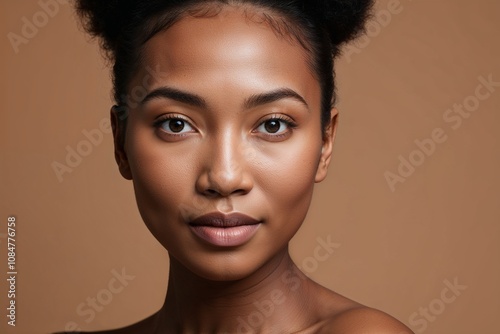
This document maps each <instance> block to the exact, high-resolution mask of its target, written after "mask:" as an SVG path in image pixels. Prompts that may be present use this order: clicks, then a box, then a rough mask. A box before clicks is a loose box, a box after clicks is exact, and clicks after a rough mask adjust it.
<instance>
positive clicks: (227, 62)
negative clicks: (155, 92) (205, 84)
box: [142, 6, 319, 95]
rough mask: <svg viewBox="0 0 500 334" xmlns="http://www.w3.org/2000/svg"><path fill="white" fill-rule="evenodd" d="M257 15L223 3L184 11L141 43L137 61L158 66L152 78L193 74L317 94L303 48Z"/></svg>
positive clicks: (222, 81) (181, 78)
mask: <svg viewBox="0 0 500 334" xmlns="http://www.w3.org/2000/svg"><path fill="white" fill-rule="evenodd" d="M258 14H259V13H257V14H256V15H254V16H249V9H248V8H242V7H235V6H225V7H224V8H223V9H221V10H220V11H218V12H217V14H216V15H208V16H190V15H187V16H184V17H182V18H181V19H179V20H178V21H177V22H176V23H175V24H173V25H172V26H170V27H169V28H168V29H166V30H163V31H161V32H159V33H157V34H156V35H155V36H153V37H152V38H151V39H150V40H148V42H146V44H145V45H144V48H143V52H142V60H143V62H144V63H145V65H146V66H148V67H150V68H161V73H162V74H163V77H162V78H161V79H158V78H155V80H156V81H161V80H169V81H171V80H176V81H177V82H183V83H184V84H188V85H191V86H196V85H197V84H198V83H199V82H196V81H195V80H197V79H198V80H203V78H204V77H205V78H208V77H210V78H211V80H214V78H217V77H218V78H219V80H216V81H217V83H220V84H225V85H227V86H231V85H233V84H234V83H235V82H238V81H239V82H241V81H249V82H254V83H255V84H257V85H259V84H260V85H268V86H269V85H276V86H283V85H285V86H294V87H290V88H293V89H297V90H301V91H303V92H304V94H308V93H309V94H312V93H317V92H316V91H315V90H319V84H318V83H317V81H316V80H315V77H314V75H313V73H312V71H311V68H310V66H309V57H308V52H307V51H306V50H305V49H304V48H303V47H302V45H301V44H300V43H299V41H297V39H295V38H293V37H291V36H289V35H286V34H284V35H283V34H277V33H276V31H275V29H273V28H272V27H270V25H269V24H268V23H266V22H264V21H263V20H260V21H259V20H258V19H257V16H258ZM186 81H190V82H191V83H189V82H186ZM314 95H316V94H314Z"/></svg>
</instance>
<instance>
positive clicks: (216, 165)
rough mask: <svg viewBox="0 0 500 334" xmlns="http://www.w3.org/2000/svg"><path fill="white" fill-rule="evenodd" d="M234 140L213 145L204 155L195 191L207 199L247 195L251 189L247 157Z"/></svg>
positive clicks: (227, 139)
mask: <svg viewBox="0 0 500 334" xmlns="http://www.w3.org/2000/svg"><path fill="white" fill-rule="evenodd" d="M239 146H240V145H238V144H236V143H235V141H234V140H231V139H230V138H226V139H225V140H224V141H219V142H217V143H213V145H211V146H210V147H209V148H208V149H207V151H206V153H207V154H205V161H204V164H203V167H204V168H203V171H202V173H201V174H200V176H199V177H198V180H197V185H196V187H197V190H198V192H200V193H202V194H203V195H205V196H208V197H228V196H230V195H244V194H247V193H248V192H249V191H250V190H251V189H252V187H253V182H252V180H251V177H250V174H249V171H248V170H247V166H248V161H247V159H246V158H245V157H246V156H248V155H247V154H244V151H243V150H241V147H239Z"/></svg>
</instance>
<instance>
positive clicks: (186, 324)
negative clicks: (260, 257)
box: [158, 248, 315, 333]
mask: <svg viewBox="0 0 500 334" xmlns="http://www.w3.org/2000/svg"><path fill="white" fill-rule="evenodd" d="M314 286H315V283H314V282H313V281H311V280H310V279H308V278H307V277H306V276H305V275H304V274H303V273H302V272H300V270H299V269H298V268H297V267H296V266H295V264H294V263H293V261H292V259H291V258H290V255H289V253H288V248H287V249H284V250H283V251H281V252H280V253H279V254H277V255H276V256H275V257H274V258H273V259H272V260H271V261H269V262H268V263H266V264H265V265H264V266H262V267H261V268H259V269H258V270H257V271H256V272H254V273H253V274H252V275H250V276H249V277H245V278H243V279H240V280H237V281H210V280H206V279H204V278H202V277H200V276H197V275H195V274H194V273H192V272H191V271H189V270H188V269H186V268H185V267H184V266H183V265H182V264H180V263H179V262H178V261H176V259H174V258H172V257H171V258H170V274H169V282H168V291H167V296H166V299H165V303H164V305H163V307H162V309H161V311H160V314H159V317H160V319H159V328H158V332H162V333H163V332H168V333H170V332H175V333H183V332H190V333H191V332H196V333H254V332H266V329H267V332H268V330H271V331H272V329H273V328H274V329H275V328H283V329H285V328H289V329H290V330H289V331H286V332H288V333H291V332H294V331H298V330H300V329H303V328H305V327H307V326H308V325H311V324H310V323H308V321H310V319H311V314H309V313H308V312H307V311H305V310H312V309H314V307H312V303H313V301H312V300H311V299H310V297H309V296H311V293H310V292H311V291H310V289H312V288H314ZM276 326H279V327H276Z"/></svg>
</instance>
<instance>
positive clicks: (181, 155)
mask: <svg viewBox="0 0 500 334" xmlns="http://www.w3.org/2000/svg"><path fill="white" fill-rule="evenodd" d="M155 136H156V135H155V134H154V131H153V130H147V131H144V130H141V129H139V128H137V129H133V127H132V129H131V131H130V137H129V138H130V141H129V145H128V147H127V148H128V149H127V154H128V157H129V163H130V168H131V171H132V175H133V184H134V191H135V197H136V201H137V206H138V208H139V211H140V213H141V216H142V218H143V220H144V222H145V223H146V225H147V226H148V228H149V229H150V230H151V232H153V234H154V235H155V236H156V237H157V238H158V239H161V237H160V236H159V235H158V233H164V232H165V231H164V230H165V228H166V227H167V228H168V227H169V226H175V225H174V224H176V223H179V222H181V221H182V213H183V205H184V204H183V203H185V202H186V201H185V200H184V201H183V199H185V198H192V196H193V190H194V183H195V175H194V174H195V168H196V165H195V164H194V163H193V157H192V156H190V155H189V154H186V152H185V151H184V150H183V151H181V150H180V148H179V149H176V148H175V147H173V148H172V147H169V149H168V150H166V146H165V143H164V142H161V141H160V140H159V139H158V138H156V137H155ZM191 202H192V201H191ZM166 213H168V214H166Z"/></svg>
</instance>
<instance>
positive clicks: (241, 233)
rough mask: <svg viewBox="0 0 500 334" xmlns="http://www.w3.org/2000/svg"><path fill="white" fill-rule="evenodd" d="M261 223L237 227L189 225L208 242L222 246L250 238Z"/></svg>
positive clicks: (232, 245) (238, 244)
mask: <svg viewBox="0 0 500 334" xmlns="http://www.w3.org/2000/svg"><path fill="white" fill-rule="evenodd" d="M259 226H260V224H255V225H241V226H235V227H226V228H222V227H212V226H189V227H190V228H191V231H193V232H194V234H196V235H197V236H198V237H200V238H201V239H203V240H205V241H206V242H208V243H210V244H212V245H214V246H221V247H235V246H241V245H243V244H245V243H246V242H247V241H248V240H250V239H251V238H252V237H253V235H254V234H255V232H257V229H258V228H259Z"/></svg>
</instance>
